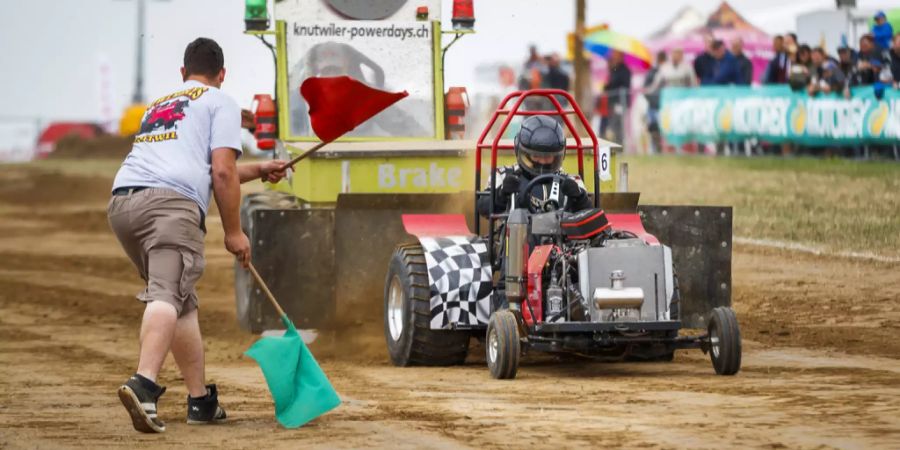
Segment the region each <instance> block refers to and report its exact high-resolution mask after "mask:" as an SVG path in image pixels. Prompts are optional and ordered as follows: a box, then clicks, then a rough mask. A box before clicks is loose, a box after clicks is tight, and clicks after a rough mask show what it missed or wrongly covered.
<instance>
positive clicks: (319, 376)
mask: <svg viewBox="0 0 900 450" xmlns="http://www.w3.org/2000/svg"><path fill="white" fill-rule="evenodd" d="M281 321H282V322H284V326H285V327H287V331H285V333H284V336H279V337H264V338H261V339H260V340H259V341H257V342H256V343H255V344H253V346H251V347H250V348H249V349H248V350H247V351H246V352H245V354H246V355H247V356H249V357H251V358H253V359H255V360H256V362H257V363H258V364H259V367H260V368H261V369H262V372H263V375H264V376H265V377H266V383H268V384H269V391H271V392H272V399H273V400H275V417H276V418H277V419H278V422H279V423H281V424H282V425H283V426H284V427H286V428H297V427H299V426H302V425H303V424H305V423H307V422H309V421H310V420H313V419H315V418H316V417H319V416H321V415H322V414H325V413H326V412H328V411H330V410H332V409H334V408H336V407H337V406H338V405H340V404H341V399H340V397H338V395H337V392H335V391H334V388H333V387H331V383H330V382H329V381H328V377H326V376H325V372H322V369H321V368H319V364H318V363H317V362H316V359H315V358H313V355H312V353H310V351H309V349H308V348H306V344H304V343H303V340H302V339H300V335H299V334H297V328H295V327H294V324H293V323H291V320H290V319H288V317H287V316H286V315H285V316H282V317H281Z"/></svg>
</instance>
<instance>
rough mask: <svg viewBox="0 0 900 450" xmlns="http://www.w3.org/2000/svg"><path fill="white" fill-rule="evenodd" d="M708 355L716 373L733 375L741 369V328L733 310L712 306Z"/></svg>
mask: <svg viewBox="0 0 900 450" xmlns="http://www.w3.org/2000/svg"><path fill="white" fill-rule="evenodd" d="M709 357H710V360H712V365H713V369H715V370H716V374H718V375H734V374H736V373H738V371H740V370H741V330H740V328H739V327H738V322H737V317H736V316H735V314H734V310H732V309H731V308H729V307H727V306H719V307H717V308H713V310H712V314H710V318H709Z"/></svg>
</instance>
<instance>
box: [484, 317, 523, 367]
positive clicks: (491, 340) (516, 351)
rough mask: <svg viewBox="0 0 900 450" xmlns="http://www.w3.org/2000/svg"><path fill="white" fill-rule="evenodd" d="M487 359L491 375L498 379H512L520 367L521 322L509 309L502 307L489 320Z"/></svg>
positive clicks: (486, 343)
mask: <svg viewBox="0 0 900 450" xmlns="http://www.w3.org/2000/svg"><path fill="white" fill-rule="evenodd" d="M485 351H486V355H485V356H486V358H485V359H486V360H487V364H488V369H490V370H491V376H492V377H494V378H496V379H498V380H511V379H513V378H515V377H516V371H518V369H519V355H520V354H521V344H520V343H519V324H518V322H517V321H516V316H515V315H514V314H513V313H512V311H510V310H508V309H501V310H498V311H496V312H494V314H492V315H491V320H490V322H488V329H487V342H485Z"/></svg>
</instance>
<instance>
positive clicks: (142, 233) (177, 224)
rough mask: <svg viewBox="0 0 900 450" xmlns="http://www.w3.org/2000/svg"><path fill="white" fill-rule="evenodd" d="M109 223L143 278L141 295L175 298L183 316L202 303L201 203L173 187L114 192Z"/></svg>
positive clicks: (168, 300) (173, 301)
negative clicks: (199, 296)
mask: <svg viewBox="0 0 900 450" xmlns="http://www.w3.org/2000/svg"><path fill="white" fill-rule="evenodd" d="M107 213H108V217H109V225H110V227H111V228H112V230H113V232H114V233H115V234H116V237H117V238H118V239H119V242H120V243H121V244H122V248H124V249H125V253H126V254H128V257H129V258H131V261H132V262H133V263H134V265H135V267H136V268H137V270H138V273H139V274H140V275H141V278H143V279H144V281H145V282H146V283H147V287H146V288H145V289H144V291H143V292H141V293H140V294H138V296H137V298H138V300H140V301H142V302H145V303H149V302H153V301H161V302H166V303H169V304H171V305H172V306H174V307H175V310H176V311H178V316H179V317H181V316H182V315H184V314H186V313H188V312H190V311H193V310H195V309H197V306H198V300H197V291H196V290H195V289H194V285H195V284H196V283H197V280H199V279H200V275H202V274H203V267H204V265H205V262H204V259H203V231H201V229H200V223H201V216H200V207H199V206H198V205H197V203H195V202H194V201H193V200H190V199H188V198H186V197H184V196H182V195H181V194H178V193H177V192H175V191H173V190H170V189H162V188H147V189H144V190H141V191H138V192H135V193H132V194H127V195H113V197H112V199H111V200H110V201H109V208H108V210H107Z"/></svg>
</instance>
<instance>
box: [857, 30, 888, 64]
mask: <svg viewBox="0 0 900 450" xmlns="http://www.w3.org/2000/svg"><path fill="white" fill-rule="evenodd" d="M874 58H878V59H882V54H881V52H880V51H878V47H876V44H875V37H874V36H872V35H871V34H864V35H862V37H861V38H859V53H858V54H857V56H856V59H857V61H869V60H871V59H874Z"/></svg>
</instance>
